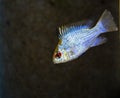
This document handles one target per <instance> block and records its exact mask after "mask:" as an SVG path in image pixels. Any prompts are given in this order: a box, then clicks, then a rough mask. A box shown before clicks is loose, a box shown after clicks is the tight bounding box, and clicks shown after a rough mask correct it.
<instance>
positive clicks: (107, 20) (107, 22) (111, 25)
mask: <svg viewBox="0 0 120 98" xmlns="http://www.w3.org/2000/svg"><path fill="white" fill-rule="evenodd" d="M96 26H97V27H98V28H99V29H100V31H101V33H104V32H112V31H117V30H118V28H117V26H116V24H115V22H114V19H113V16H112V15H111V13H110V12H109V11H108V10H105V11H104V12H103V14H102V16H101V17H100V19H99V21H98V23H97V24H96Z"/></svg>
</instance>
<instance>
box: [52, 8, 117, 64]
mask: <svg viewBox="0 0 120 98" xmlns="http://www.w3.org/2000/svg"><path fill="white" fill-rule="evenodd" d="M92 24H93V21H91V20H88V21H82V22H76V23H73V24H70V25H64V26H61V27H59V42H58V44H57V47H56V48H55V51H54V53H53V63H54V64H59V63H65V62H68V61H72V60H74V59H76V58H78V57H79V56H81V55H82V54H83V53H85V52H86V51H87V50H88V49H90V48H92V47H95V46H99V45H102V44H104V43H105V42H106V41H107V38H106V37H103V36H101V34H102V33H107V32H113V31H118V27H117V25H116V24H115V21H114V19H113V16H112V14H111V12H110V11H108V10H107V9H105V10H104V12H103V13H102V15H101V16H100V18H99V20H98V21H97V23H96V24H95V25H92Z"/></svg>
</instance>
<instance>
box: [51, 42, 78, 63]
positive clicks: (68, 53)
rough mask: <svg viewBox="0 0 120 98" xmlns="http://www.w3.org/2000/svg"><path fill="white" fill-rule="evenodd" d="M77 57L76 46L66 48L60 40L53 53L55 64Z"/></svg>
mask: <svg viewBox="0 0 120 98" xmlns="http://www.w3.org/2000/svg"><path fill="white" fill-rule="evenodd" d="M75 57H76V51H75V48H72V47H67V48H66V47H65V46H64V45H63V44H62V43H61V41H60V42H59V43H58V45H57V47H56V49H55V51H54V54H53V63H54V64H59V63H65V62H68V61H71V60H73V59H74V58H75Z"/></svg>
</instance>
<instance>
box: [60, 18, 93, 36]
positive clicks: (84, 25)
mask: <svg viewBox="0 0 120 98" xmlns="http://www.w3.org/2000/svg"><path fill="white" fill-rule="evenodd" d="M92 26H93V22H92V21H91V20H83V21H80V22H76V23H72V24H68V25H64V26H61V27H59V38H61V37H62V36H63V35H65V34H67V33H69V32H70V31H73V30H80V29H90V28H91V27H92Z"/></svg>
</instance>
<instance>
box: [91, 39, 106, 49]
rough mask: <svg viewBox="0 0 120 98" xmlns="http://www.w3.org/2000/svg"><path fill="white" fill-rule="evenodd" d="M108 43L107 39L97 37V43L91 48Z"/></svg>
mask: <svg viewBox="0 0 120 98" xmlns="http://www.w3.org/2000/svg"><path fill="white" fill-rule="evenodd" d="M106 41H107V38H105V37H97V38H96V40H95V42H94V43H93V44H92V45H91V47H95V46H99V45H101V44H104V43H105V42H106Z"/></svg>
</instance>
